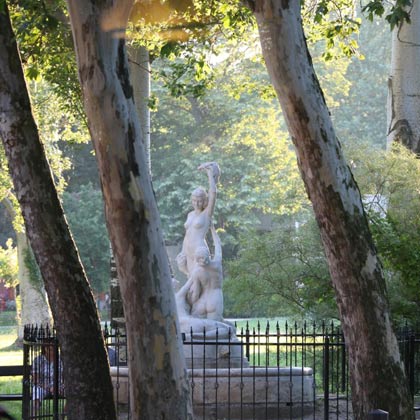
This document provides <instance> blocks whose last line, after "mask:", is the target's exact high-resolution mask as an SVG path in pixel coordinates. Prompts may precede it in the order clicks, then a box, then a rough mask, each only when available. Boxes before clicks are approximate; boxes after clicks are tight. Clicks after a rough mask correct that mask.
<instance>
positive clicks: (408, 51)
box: [387, 1, 420, 154]
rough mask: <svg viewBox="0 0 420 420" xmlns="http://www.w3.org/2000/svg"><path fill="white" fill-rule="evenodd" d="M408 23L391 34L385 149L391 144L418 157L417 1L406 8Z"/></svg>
mask: <svg viewBox="0 0 420 420" xmlns="http://www.w3.org/2000/svg"><path fill="white" fill-rule="evenodd" d="M406 9H407V11H408V12H409V13H410V18H411V23H407V22H403V23H401V24H400V25H399V26H397V27H395V28H394V30H393V32H392V57H391V71H390V76H389V80H388V104H387V120H388V138H387V143H388V147H390V146H391V145H392V143H393V142H394V141H397V142H400V143H402V144H404V145H405V146H406V147H407V148H408V149H409V150H411V151H413V152H414V153H416V154H420V2H419V1H413V2H412V6H406Z"/></svg>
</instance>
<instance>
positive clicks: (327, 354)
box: [322, 335, 330, 420]
mask: <svg viewBox="0 0 420 420" xmlns="http://www.w3.org/2000/svg"><path fill="white" fill-rule="evenodd" d="M322 376H323V378H322V379H323V384H324V419H325V420H328V418H329V414H330V337H329V336H328V335H326V336H325V343H324V369H323V375H322Z"/></svg>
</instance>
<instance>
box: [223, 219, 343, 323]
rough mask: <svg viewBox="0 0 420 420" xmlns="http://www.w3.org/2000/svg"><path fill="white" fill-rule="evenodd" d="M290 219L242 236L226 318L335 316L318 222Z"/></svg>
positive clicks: (228, 286) (227, 288) (229, 268)
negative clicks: (297, 224)
mask: <svg viewBox="0 0 420 420" xmlns="http://www.w3.org/2000/svg"><path fill="white" fill-rule="evenodd" d="M290 222H291V220H290V219H289V222H288V223H284V222H283V223H279V224H277V225H276V227H275V228H274V230H273V231H272V232H264V231H260V232H258V231H249V232H246V233H244V234H243V235H242V236H241V239H240V243H241V249H240V251H239V254H238V257H237V258H236V259H234V260H232V261H229V262H227V264H226V272H227V275H226V279H225V285H224V293H225V308H226V309H225V314H226V315H227V316H233V315H234V316H242V317H249V316H278V315H281V316H290V315H300V316H302V315H304V316H312V317H315V318H316V317H319V318H324V317H327V318H330V317H336V316H337V313H336V306H335V302H334V298H333V295H334V293H333V290H332V287H331V284H330V278H329V273H328V266H327V264H326V260H325V257H324V254H323V250H322V245H321V242H320V238H319V232H318V229H317V227H316V225H315V222H314V220H313V219H312V218H311V219H308V220H307V221H306V222H304V223H302V224H300V225H299V226H298V227H295V226H294V225H293V224H290Z"/></svg>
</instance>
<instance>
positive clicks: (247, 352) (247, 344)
mask: <svg viewBox="0 0 420 420" xmlns="http://www.w3.org/2000/svg"><path fill="white" fill-rule="evenodd" d="M250 346H251V341H250V338H249V325H248V321H247V322H246V327H245V357H246V358H247V360H248V362H249V361H250V355H251V351H250Z"/></svg>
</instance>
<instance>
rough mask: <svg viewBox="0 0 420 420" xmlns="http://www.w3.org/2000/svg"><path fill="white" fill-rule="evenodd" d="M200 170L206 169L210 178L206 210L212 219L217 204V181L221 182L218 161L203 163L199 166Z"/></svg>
mask: <svg viewBox="0 0 420 420" xmlns="http://www.w3.org/2000/svg"><path fill="white" fill-rule="evenodd" d="M198 170H199V171H206V172H207V176H208V179H209V191H208V199H207V206H206V209H205V211H206V212H207V214H208V215H209V217H210V219H211V218H212V217H213V213H214V208H215V206H216V194H217V183H218V182H219V177H220V168H219V165H218V164H217V163H216V162H206V163H202V164H201V165H200V166H199V167H198Z"/></svg>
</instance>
